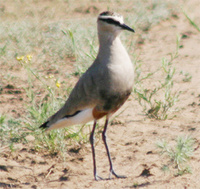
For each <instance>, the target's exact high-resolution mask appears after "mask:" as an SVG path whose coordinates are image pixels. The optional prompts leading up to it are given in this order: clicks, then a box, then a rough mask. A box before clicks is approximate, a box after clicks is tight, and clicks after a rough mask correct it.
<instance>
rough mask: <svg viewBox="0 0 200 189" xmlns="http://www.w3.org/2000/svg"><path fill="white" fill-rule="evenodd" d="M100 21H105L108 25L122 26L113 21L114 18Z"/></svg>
mask: <svg viewBox="0 0 200 189" xmlns="http://www.w3.org/2000/svg"><path fill="white" fill-rule="evenodd" d="M99 20H101V21H103V22H107V23H108V24H113V25H115V26H120V25H121V23H120V22H118V21H116V20H113V19H112V18H99Z"/></svg>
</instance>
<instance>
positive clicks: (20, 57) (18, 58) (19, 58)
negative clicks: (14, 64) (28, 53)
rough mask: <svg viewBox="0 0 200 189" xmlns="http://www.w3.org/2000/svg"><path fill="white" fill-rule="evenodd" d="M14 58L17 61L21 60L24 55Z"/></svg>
mask: <svg viewBox="0 0 200 189" xmlns="http://www.w3.org/2000/svg"><path fill="white" fill-rule="evenodd" d="M16 59H17V60H18V61H21V60H23V59H24V56H17V57H16Z"/></svg>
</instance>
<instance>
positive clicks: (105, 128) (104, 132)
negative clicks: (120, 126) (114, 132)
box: [102, 118, 126, 178]
mask: <svg viewBox="0 0 200 189" xmlns="http://www.w3.org/2000/svg"><path fill="white" fill-rule="evenodd" d="M107 127H108V118H106V122H105V126H104V130H103V133H102V138H103V142H104V145H105V147H106V152H107V155H108V160H109V164H110V177H111V174H112V175H114V176H115V177H116V178H126V176H122V175H121V176H120V175H117V174H116V173H115V171H114V169H113V164H112V160H111V157H110V152H109V149H108V145H107V142H106V131H107Z"/></svg>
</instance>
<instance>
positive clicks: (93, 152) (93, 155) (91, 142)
mask: <svg viewBox="0 0 200 189" xmlns="http://www.w3.org/2000/svg"><path fill="white" fill-rule="evenodd" d="M95 128H96V120H95V121H94V125H93V128H92V132H91V134H90V144H91V147H92V158H93V167H94V179H95V180H103V178H101V177H100V176H98V175H97V170H96V159H95V149H94V139H95V137H94V133H95Z"/></svg>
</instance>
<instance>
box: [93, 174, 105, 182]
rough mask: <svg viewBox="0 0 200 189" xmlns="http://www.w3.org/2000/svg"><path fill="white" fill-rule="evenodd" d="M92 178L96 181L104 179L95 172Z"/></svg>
mask: <svg viewBox="0 0 200 189" xmlns="http://www.w3.org/2000/svg"><path fill="white" fill-rule="evenodd" d="M94 179H95V180H96V181H98V180H105V179H104V178H102V177H100V176H98V175H97V174H96V175H94Z"/></svg>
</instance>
